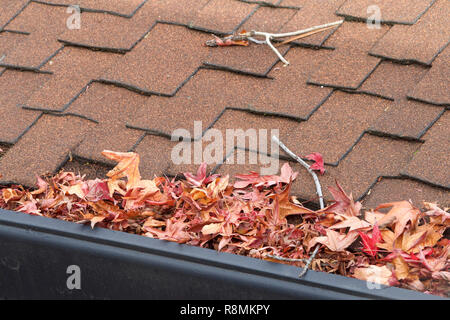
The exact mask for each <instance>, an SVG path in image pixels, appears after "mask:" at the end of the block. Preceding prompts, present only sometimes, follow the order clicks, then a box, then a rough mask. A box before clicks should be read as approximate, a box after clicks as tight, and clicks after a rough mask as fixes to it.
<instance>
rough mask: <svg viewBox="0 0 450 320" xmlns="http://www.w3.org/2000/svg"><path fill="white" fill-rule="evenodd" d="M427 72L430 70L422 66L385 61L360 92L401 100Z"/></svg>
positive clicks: (365, 82) (362, 86)
mask: <svg viewBox="0 0 450 320" xmlns="http://www.w3.org/2000/svg"><path fill="white" fill-rule="evenodd" d="M427 71H428V68H426V67H423V66H420V65H415V64H411V65H401V64H397V63H392V62H390V61H383V62H382V63H380V64H379V66H378V67H377V68H376V69H375V71H374V72H373V73H372V74H371V75H370V77H369V78H368V79H367V80H366V81H364V83H363V84H362V85H361V87H360V88H359V89H358V91H361V92H367V93H370V94H374V95H379V96H382V97H387V98H391V99H401V98H404V97H406V94H407V93H408V92H409V91H410V90H411V89H412V88H414V87H415V86H416V85H417V83H419V81H420V80H421V79H422V78H423V76H424V75H425V74H426V73H427Z"/></svg>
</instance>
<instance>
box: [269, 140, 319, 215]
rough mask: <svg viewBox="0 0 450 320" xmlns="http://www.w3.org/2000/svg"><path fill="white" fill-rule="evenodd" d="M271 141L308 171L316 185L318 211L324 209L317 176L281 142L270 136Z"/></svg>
mask: <svg viewBox="0 0 450 320" xmlns="http://www.w3.org/2000/svg"><path fill="white" fill-rule="evenodd" d="M272 140H273V141H274V142H275V143H277V144H278V145H279V146H280V147H281V149H283V150H284V151H285V152H286V153H287V154H288V155H290V156H291V157H292V158H293V159H294V160H296V161H297V162H298V163H300V164H301V165H302V166H303V167H305V168H306V170H308V172H309V173H310V174H311V176H312V177H313V179H314V183H315V185H316V192H317V195H318V196H319V204H320V209H323V208H325V205H324V203H323V195H322V187H321V186H320V182H319V178H318V177H317V174H316V173H315V172H314V171H313V170H311V168H310V166H309V164H307V163H306V162H305V161H303V160H302V158H300V157H299V156H297V155H296V154H295V153H293V152H292V151H291V150H289V148H288V147H286V145H285V144H284V143H283V142H281V141H280V140H279V139H278V138H277V137H276V136H272Z"/></svg>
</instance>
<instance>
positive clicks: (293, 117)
mask: <svg viewBox="0 0 450 320" xmlns="http://www.w3.org/2000/svg"><path fill="white" fill-rule="evenodd" d="M72 2H73V1H66V0H47V1H29V0H24V1H18V0H1V1H0V60H1V61H0V117H1V123H2V125H1V126H0V147H1V148H2V149H3V150H4V151H3V152H2V153H0V173H1V174H2V175H3V177H2V182H3V183H21V184H25V185H33V184H34V182H35V174H44V173H52V172H55V171H57V170H59V169H60V168H65V169H72V170H79V171H81V172H82V173H86V174H88V175H90V176H91V177H93V176H95V175H103V174H104V173H105V172H106V171H107V170H108V168H109V167H110V166H112V165H113V164H112V163H110V162H108V161H106V160H105V159H104V158H102V156H101V154H100V152H101V151H102V150H104V149H110V150H114V151H131V150H132V151H137V152H139V154H140V155H141V171H142V174H143V175H146V176H153V175H154V174H157V175H160V174H169V175H176V174H177V173H178V172H180V171H181V172H183V171H185V170H191V171H194V170H196V167H197V165H196V164H193V165H175V164H174V163H172V161H171V158H170V156H171V151H172V148H173V147H174V146H175V145H176V144H177V143H178V142H176V141H171V140H170V135H171V133H172V131H173V130H175V129H177V128H185V129H186V130H188V132H190V133H191V134H192V135H193V134H194V132H193V123H194V121H202V125H203V133H205V132H206V130H207V129H209V128H214V129H217V130H219V131H221V132H223V133H224V135H225V131H226V129H239V128H240V129H244V130H247V129H250V128H255V129H268V130H269V132H270V129H279V132H280V139H281V140H282V141H283V142H284V143H285V144H286V145H288V146H289V148H290V149H292V150H293V151H294V152H296V153H297V154H299V155H302V156H305V155H307V154H308V153H311V152H320V153H322V154H323V156H324V160H325V164H326V169H327V172H326V174H325V175H324V176H321V177H320V179H321V182H322V184H323V185H324V186H327V185H333V184H334V180H335V179H337V180H338V181H339V182H340V183H341V184H342V185H343V186H344V188H345V189H346V190H349V191H351V192H352V193H353V195H354V197H355V198H358V199H362V200H363V201H364V202H365V204H366V205H368V206H370V205H376V204H377V203H380V202H386V201H394V200H403V199H411V200H412V201H413V202H414V203H415V204H418V205H420V202H421V201H422V200H427V201H437V202H439V203H440V204H442V205H450V197H449V190H450V174H449V172H450V170H449V160H448V155H449V154H450V141H449V140H450V139H449V137H450V131H449V130H450V118H449V111H448V109H449V106H450V96H449V93H450V90H449V87H450V86H449V74H450V67H449V61H450V59H449V54H450V49H449V48H448V43H449V40H450V29H449V28H448V25H449V22H450V21H449V17H450V2H449V1H448V0H428V1H418V0H401V1H400V0H395V1H394V0H392V1H377V0H371V1H368V0H351V1H350V0H348V1H346V0H329V1H325V0H281V1H280V0H276V1H275V0H274V1H269V0H266V1H238V0H185V1H178V0H127V1H123V0H80V1H78V3H79V5H80V8H81V28H80V29H74V30H71V29H68V27H67V24H66V21H67V19H68V17H69V16H70V14H71V13H68V11H67V6H68V5H70V4H71V3H72ZM371 5H377V6H378V7H379V9H380V13H381V22H382V23H381V26H380V28H379V29H377V28H368V26H367V24H366V22H365V21H366V19H367V18H370V12H369V11H368V10H367V9H368V7H369V6H371ZM343 18H344V19H345V22H344V23H343V24H342V25H341V26H339V27H338V28H337V29H332V30H329V31H326V32H323V33H319V34H315V35H313V36H310V37H307V38H303V39H300V40H297V41H296V42H294V43H291V44H290V45H288V46H282V47H280V52H281V53H282V54H283V55H285V57H286V58H287V59H288V60H289V61H290V63H291V64H290V66H288V67H284V66H283V65H282V63H280V62H279V61H278V59H277V57H276V56H275V54H274V53H273V52H272V51H271V50H270V48H268V47H267V46H264V45H250V46H248V47H226V48H209V47H206V46H204V45H203V44H204V43H205V41H206V40H209V39H211V38H212V36H211V33H215V34H218V35H223V34H227V33H230V32H235V31H240V30H243V29H245V30H253V29H258V31H269V32H289V31H295V30H298V29H302V28H307V27H311V26H314V25H318V24H323V23H328V22H333V21H336V20H339V19H343ZM197 138H199V139H200V138H201V136H198V137H197ZM268 139H269V138H268ZM207 142H208V141H205V139H202V141H201V143H202V145H206V144H207ZM252 152H254V151H252V150H250V151H245V150H234V151H233V152H232V153H231V154H226V150H224V154H225V157H234V156H236V155H237V154H244V155H245V156H249V155H250V154H251V153H252ZM281 155H282V158H283V159H289V158H288V157H287V156H286V155H285V154H283V153H281ZM265 156H266V155H265ZM259 161H260V163H259V164H247V165H231V164H227V163H225V164H222V165H218V166H217V167H216V166H214V165H211V166H210V169H214V168H215V169H216V171H218V172H219V173H224V174H226V173H227V174H231V175H232V174H235V173H245V172H246V171H248V170H258V168H259V167H260V165H262V162H264V156H263V157H261V158H260V159H259ZM292 166H293V167H294V168H295V169H296V170H297V171H299V172H300V175H299V178H298V180H297V181H296V182H295V183H294V185H293V189H292V192H293V193H294V194H297V195H298V196H299V197H300V198H301V199H305V200H310V199H312V201H316V200H317V199H316V197H315V188H314V186H313V182H312V181H311V179H310V177H309V176H308V173H307V172H305V171H304V169H302V168H301V167H299V166H298V165H297V164H296V163H294V162H292ZM326 197H327V198H329V197H330V194H328V193H327V192H326Z"/></svg>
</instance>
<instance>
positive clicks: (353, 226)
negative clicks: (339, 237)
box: [329, 216, 372, 231]
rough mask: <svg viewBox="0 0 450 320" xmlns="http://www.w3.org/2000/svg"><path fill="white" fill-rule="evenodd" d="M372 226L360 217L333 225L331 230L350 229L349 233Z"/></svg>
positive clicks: (349, 218) (352, 217)
mask: <svg viewBox="0 0 450 320" xmlns="http://www.w3.org/2000/svg"><path fill="white" fill-rule="evenodd" d="M371 226H372V225H371V224H370V223H368V222H367V221H364V220H361V219H359V218H358V217H354V216H351V217H347V218H346V219H345V220H344V221H342V222H339V223H336V224H334V225H332V226H331V227H330V228H329V229H344V228H350V229H349V231H353V230H360V229H366V228H370V227H371Z"/></svg>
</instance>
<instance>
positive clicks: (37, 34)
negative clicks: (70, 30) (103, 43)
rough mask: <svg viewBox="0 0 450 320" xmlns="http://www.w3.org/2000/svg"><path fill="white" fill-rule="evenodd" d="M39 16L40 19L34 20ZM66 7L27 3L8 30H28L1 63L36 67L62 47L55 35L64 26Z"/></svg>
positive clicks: (62, 29) (66, 15) (60, 31)
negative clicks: (24, 37)
mask: <svg viewBox="0 0 450 320" xmlns="http://www.w3.org/2000/svg"><path fill="white" fill-rule="evenodd" d="M36 17H39V19H36ZM67 18H68V14H67V13H66V11H65V8H62V7H51V6H47V5H43V4H38V3H34V2H32V3H30V4H29V5H28V6H27V7H26V8H25V9H24V10H23V11H22V12H21V13H20V14H19V15H18V16H17V17H16V18H15V19H14V20H13V21H11V22H10V23H9V24H8V29H12V30H16V31H22V32H28V33H30V35H29V36H28V37H27V38H26V40H24V41H22V42H21V43H20V44H18V45H17V46H15V48H14V50H11V51H10V52H9V53H8V55H7V56H6V58H5V59H4V60H3V61H2V62H0V64H5V65H11V66H16V67H22V68H39V67H41V65H42V64H44V63H45V62H46V60H47V59H48V58H50V57H51V56H52V55H53V54H55V52H56V51H57V50H58V49H59V48H60V47H61V44H60V43H58V41H57V36H58V35H59V34H60V33H62V32H63V31H65V30H66V29H67V25H66V20H67Z"/></svg>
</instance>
